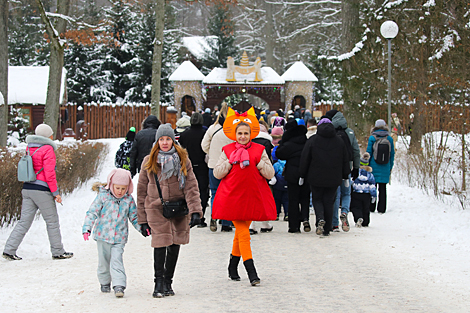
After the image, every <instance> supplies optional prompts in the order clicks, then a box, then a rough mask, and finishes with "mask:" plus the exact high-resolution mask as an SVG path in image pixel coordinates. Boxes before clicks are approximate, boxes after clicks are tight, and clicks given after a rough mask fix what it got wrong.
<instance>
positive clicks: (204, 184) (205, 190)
mask: <svg viewBox="0 0 470 313" xmlns="http://www.w3.org/2000/svg"><path fill="white" fill-rule="evenodd" d="M193 171H194V175H195V176H196V180H197V186H198V187H199V196H200V198H201V206H202V219H201V223H202V222H204V221H205V218H204V215H205V214H206V207H207V201H209V168H208V167H207V166H197V165H196V164H195V165H193Z"/></svg>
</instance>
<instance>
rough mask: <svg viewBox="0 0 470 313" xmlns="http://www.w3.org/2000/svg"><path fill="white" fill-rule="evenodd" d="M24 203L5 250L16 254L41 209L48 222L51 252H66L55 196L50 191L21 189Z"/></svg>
mask: <svg viewBox="0 0 470 313" xmlns="http://www.w3.org/2000/svg"><path fill="white" fill-rule="evenodd" d="M21 194H22V195H23V204H22V207H21V217H20V220H19V221H18V224H16V226H15V228H14V229H13V231H12V232H11V234H10V237H8V240H7V242H6V244H5V249H4V250H3V252H5V253H8V254H11V255H15V254H16V250H18V247H19V245H20V244H21V242H22V241H23V238H24V236H25V235H26V233H27V232H28V230H29V228H30V227H31V224H32V223H33V220H34V217H35V216H36V212H37V210H38V209H39V211H40V212H41V215H42V217H43V219H44V221H45V222H46V228H47V235H48V236H49V242H50V244H51V253H52V255H53V256H58V255H61V254H63V253H65V250H64V246H63V245H62V237H61V235H60V225H59V215H58V214H57V208H56V206H55V201H54V197H53V196H52V193H51V192H50V191H41V190H28V189H23V190H22V191H21Z"/></svg>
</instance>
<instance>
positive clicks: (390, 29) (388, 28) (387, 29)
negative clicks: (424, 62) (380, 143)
mask: <svg viewBox="0 0 470 313" xmlns="http://www.w3.org/2000/svg"><path fill="white" fill-rule="evenodd" d="M380 33H381V34H382V36H383V37H384V38H385V39H388V127H389V128H390V130H391V129H392V128H391V127H392V124H391V111H392V100H391V99H392V96H391V94H392V39H393V38H395V37H396V36H397V34H398V25H397V23H395V22H394V21H386V22H384V23H383V24H382V26H380Z"/></svg>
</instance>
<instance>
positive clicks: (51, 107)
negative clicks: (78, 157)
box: [36, 0, 70, 139]
mask: <svg viewBox="0 0 470 313" xmlns="http://www.w3.org/2000/svg"><path fill="white" fill-rule="evenodd" d="M36 3H37V4H38V7H39V12H40V14H41V19H42V21H43V23H44V24H45V26H46V30H47V33H48V35H49V39H50V40H51V55H50V61H49V81H48V84H47V98H46V107H45V108H44V123H46V124H47V125H49V126H51V128H52V129H53V130H54V139H55V138H57V135H59V138H60V137H61V134H57V133H56V132H57V128H58V122H59V112H60V101H61V100H62V99H60V87H61V84H62V68H63V66H64V43H62V42H61V38H60V35H62V34H63V33H65V30H66V27H67V22H66V21H65V20H64V19H61V18H59V19H58V21H57V23H56V25H55V27H54V26H52V23H51V21H50V19H49V18H48V17H47V16H46V12H45V10H44V6H43V4H42V2H41V0H36ZM69 11H70V0H57V13H58V14H62V15H68V14H69Z"/></svg>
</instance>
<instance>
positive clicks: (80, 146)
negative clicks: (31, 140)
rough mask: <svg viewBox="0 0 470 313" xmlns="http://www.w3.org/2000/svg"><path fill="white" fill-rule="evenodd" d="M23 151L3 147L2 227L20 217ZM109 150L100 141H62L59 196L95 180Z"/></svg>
mask: <svg viewBox="0 0 470 313" xmlns="http://www.w3.org/2000/svg"><path fill="white" fill-rule="evenodd" d="M25 148H26V146H23V149H21V150H18V149H16V150H13V149H10V150H9V149H6V148H0V182H1V183H0V184H1V188H2V192H1V193H0V226H4V225H8V224H10V223H12V222H14V221H15V220H17V219H18V218H19V217H20V213H21V202H22V197H21V189H22V188H23V183H21V182H18V180H17V164H18V161H19V159H20V158H21V156H23V155H24V150H25ZM107 150H108V147H107V146H106V145H105V144H103V143H100V142H93V141H87V142H76V141H73V142H63V143H61V144H60V145H59V148H58V149H57V151H56V156H57V169H56V174H57V183H58V186H59V190H60V194H61V195H62V196H63V195H66V194H69V193H71V192H73V191H74V189H76V188H78V187H80V186H81V185H82V184H83V183H85V182H86V181H87V180H89V179H90V178H92V177H94V176H95V175H96V173H97V172H98V169H99V167H100V166H101V164H102V161H103V160H104V158H103V156H104V155H106V154H107Z"/></svg>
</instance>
